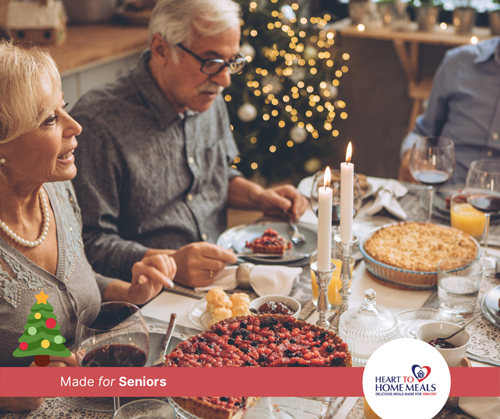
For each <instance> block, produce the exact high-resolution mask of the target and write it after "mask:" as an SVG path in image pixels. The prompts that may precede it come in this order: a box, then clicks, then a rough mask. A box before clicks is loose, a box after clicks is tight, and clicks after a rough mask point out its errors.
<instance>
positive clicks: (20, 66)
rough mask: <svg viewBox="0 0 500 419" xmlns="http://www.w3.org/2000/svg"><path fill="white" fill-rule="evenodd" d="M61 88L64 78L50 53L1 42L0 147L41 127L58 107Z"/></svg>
mask: <svg viewBox="0 0 500 419" xmlns="http://www.w3.org/2000/svg"><path fill="white" fill-rule="evenodd" d="M47 81H49V82H50V84H51V86H52V89H51V93H50V95H49V96H48V97H47V93H46V91H45V90H44V88H43V86H44V83H46V82H47ZM57 88H59V89H57ZM60 89H61V77H60V76H59V72H58V71H57V66H56V63H55V62H54V60H53V59H52V57H51V56H50V54H49V53H48V52H47V51H45V50H42V49H39V48H36V47H24V46H19V45H15V44H14V43H12V42H10V41H5V40H0V144H2V143H8V142H9V141H12V140H14V139H15V138H17V137H19V136H20V135H21V134H24V133H26V132H29V131H32V130H34V129H35V128H38V127H39V126H40V124H41V123H42V122H43V121H44V120H45V119H47V117H48V116H49V115H50V114H51V113H52V112H53V111H54V109H55V108H56V106H57V102H58V100H59V98H58V93H59V90H60Z"/></svg>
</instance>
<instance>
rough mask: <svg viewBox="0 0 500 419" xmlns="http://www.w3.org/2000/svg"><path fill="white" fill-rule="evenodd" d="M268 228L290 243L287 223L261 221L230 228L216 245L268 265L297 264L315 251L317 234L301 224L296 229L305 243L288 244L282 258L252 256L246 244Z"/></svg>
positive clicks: (249, 259)
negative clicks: (288, 248) (289, 246)
mask: <svg viewBox="0 0 500 419" xmlns="http://www.w3.org/2000/svg"><path fill="white" fill-rule="evenodd" d="M268 228H272V229H274V230H276V231H277V232H278V234H279V235H280V236H282V237H283V238H284V239H285V240H287V241H290V233H289V231H290V229H289V227H288V223H285V222H273V221H263V222H258V223H255V224H245V225H242V226H237V227H233V228H230V229H229V230H226V231H225V232H224V233H222V234H221V235H220V236H219V238H218V239H217V244H218V245H219V246H222V247H224V248H225V249H230V248H233V249H234V250H235V251H236V252H238V253H244V252H245V253H248V256H245V260H248V261H252V262H257V263H260V264H269V265H286V264H287V263H293V262H297V261H300V260H303V259H305V258H308V257H309V256H310V255H311V253H313V252H314V251H315V250H316V246H317V241H318V234H317V233H316V231H314V230H312V229H311V228H309V227H306V226H304V225H303V224H301V225H299V226H298V228H299V231H300V232H301V233H302V234H304V236H305V239H306V243H304V244H301V245H296V244H294V243H292V242H290V244H291V245H292V248H291V249H290V250H289V251H285V254H284V255H283V257H277V258H263V257H258V256H252V253H251V252H249V251H248V250H249V249H248V248H247V247H246V243H247V242H252V241H254V240H255V239H256V238H257V237H262V235H263V234H264V231H266V230H267V229H268Z"/></svg>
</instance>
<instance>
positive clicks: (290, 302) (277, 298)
mask: <svg viewBox="0 0 500 419" xmlns="http://www.w3.org/2000/svg"><path fill="white" fill-rule="evenodd" d="M268 301H274V302H275V303H285V304H286V305H287V306H288V307H290V309H292V310H293V311H294V314H292V317H295V318H296V319H298V318H299V313H300V309H301V308H302V306H301V305H300V303H299V302H298V301H297V300H296V299H295V298H292V297H287V296H286V295H266V296H264V297H259V298H256V299H255V300H253V301H252V302H251V303H250V308H253V309H255V310H257V311H259V308H260V307H261V306H262V305H263V304H265V303H267V302H268ZM262 314H266V313H262Z"/></svg>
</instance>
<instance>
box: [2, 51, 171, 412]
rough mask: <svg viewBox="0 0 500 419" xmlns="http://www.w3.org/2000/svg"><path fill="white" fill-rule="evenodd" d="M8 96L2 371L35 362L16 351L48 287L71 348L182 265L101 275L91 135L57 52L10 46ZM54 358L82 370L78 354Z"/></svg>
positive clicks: (22, 403)
mask: <svg viewBox="0 0 500 419" xmlns="http://www.w3.org/2000/svg"><path fill="white" fill-rule="evenodd" d="M0 97H1V98H2V99H1V101H0V197H1V199H0V319H2V321H1V323H0V332H1V339H2V345H0V366H28V365H30V362H31V359H30V358H16V357H14V356H13V355H12V353H13V352H14V351H15V350H16V348H17V347H18V346H19V342H18V339H19V337H20V336H21V335H22V334H23V332H24V325H25V324H26V320H27V318H28V315H29V314H30V308H31V306H32V305H33V304H34V303H35V302H36V299H35V295H36V294H40V291H41V290H43V292H44V293H45V294H47V295H49V296H50V299H49V302H50V304H51V305H52V306H53V308H54V314H55V315H56V316H57V322H58V324H59V325H60V332H61V334H62V336H64V337H65V338H66V339H67V342H66V344H67V345H69V344H71V341H72V339H73V338H74V334H75V328H76V324H77V318H78V315H79V313H80V312H81V311H82V310H84V309H85V308H87V307H89V306H91V305H94V304H98V303H100V302H101V301H112V300H120V301H128V302H131V303H134V304H143V303H145V302H147V301H148V300H149V299H151V298H152V297H154V296H155V295H156V294H158V293H159V292H160V290H161V289H162V287H164V286H167V287H168V286H172V281H171V279H172V278H173V277H174V275H175V273H176V266H175V262H174V261H173V259H172V258H170V257H168V256H166V255H155V256H152V257H150V258H146V259H143V261H142V262H140V263H136V264H135V265H134V266H133V269H132V274H133V279H132V281H131V283H128V282H123V281H120V280H115V279H110V278H106V277H103V276H100V275H97V274H95V273H94V272H93V271H92V268H91V267H90V265H89V263H88V262H87V259H86V257H85V253H84V249H83V242H82V239H81V218H80V210H79V208H78V204H77V202H76V198H75V193H74V191H73V187H72V185H71V182H70V180H71V179H73V177H74V176H75V175H76V167H75V158H74V156H73V151H74V149H75V148H76V147H77V141H76V138H75V136H77V135H78V134H80V132H81V130H82V128H81V127H80V125H78V123H77V122H76V121H74V120H73V119H72V118H71V117H70V116H69V115H68V113H67V112H66V110H65V107H66V104H65V103H64V101H63V96H62V91H61V79H60V77H59V73H58V71H57V68H56V65H55V63H54V61H53V60H52V59H51V57H50V55H49V54H48V53H47V52H44V51H42V50H39V49H36V48H30V49H23V48H21V47H18V46H15V45H13V44H12V43H9V42H7V41H0ZM51 361H52V362H51V364H50V365H51V366H66V365H70V366H76V362H75V359H74V356H72V357H68V358H57V359H56V358H51ZM32 366H33V365H32ZM42 402H43V399H40V398H18V399H13V398H0V411H1V410H6V411H22V410H31V409H36V408H37V407H38V406H39V405H40V404H41V403H42Z"/></svg>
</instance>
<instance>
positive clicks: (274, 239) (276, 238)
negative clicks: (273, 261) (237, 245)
mask: <svg viewBox="0 0 500 419" xmlns="http://www.w3.org/2000/svg"><path fill="white" fill-rule="evenodd" d="M246 247H249V248H250V249H252V252H253V253H269V254H274V255H282V254H284V253H285V250H287V249H291V248H292V244H291V243H290V242H287V241H286V240H285V239H284V238H283V237H281V236H280V235H279V233H278V232H277V231H276V230H274V229H272V228H271V227H269V228H268V229H267V230H266V231H264V234H263V235H262V237H257V238H256V239H255V240H254V241H253V242H252V243H250V242H246Z"/></svg>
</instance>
